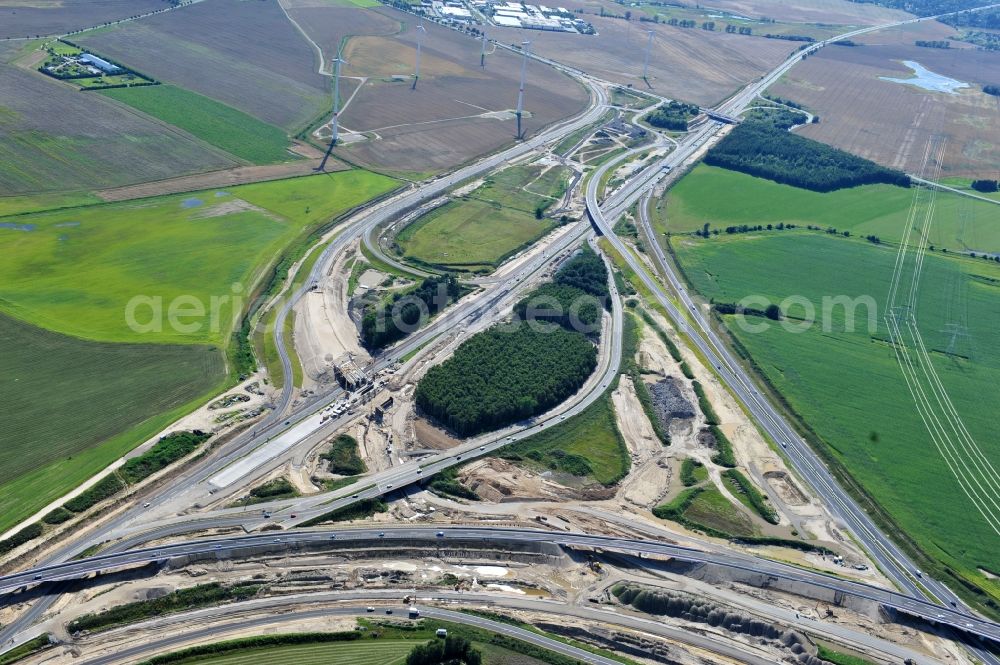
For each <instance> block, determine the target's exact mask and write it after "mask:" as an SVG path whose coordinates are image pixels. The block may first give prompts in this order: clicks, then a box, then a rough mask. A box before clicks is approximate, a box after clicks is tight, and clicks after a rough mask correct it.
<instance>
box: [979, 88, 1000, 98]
mask: <svg viewBox="0 0 1000 665" xmlns="http://www.w3.org/2000/svg"><path fill="white" fill-rule="evenodd" d="M983 92H985V93H986V94H987V95H993V96H994V97H1000V85H984V86H983Z"/></svg>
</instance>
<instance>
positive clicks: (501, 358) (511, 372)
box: [416, 323, 597, 436]
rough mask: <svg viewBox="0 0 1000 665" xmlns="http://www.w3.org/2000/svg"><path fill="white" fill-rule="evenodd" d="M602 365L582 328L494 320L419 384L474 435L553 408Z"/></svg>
mask: <svg viewBox="0 0 1000 665" xmlns="http://www.w3.org/2000/svg"><path fill="white" fill-rule="evenodd" d="M596 366H597V349H596V348H595V347H594V345H593V344H591V343H590V342H589V341H588V340H587V338H586V337H584V336H583V335H581V334H579V333H573V332H568V331H566V330H564V329H562V328H553V329H551V330H549V331H539V330H533V329H532V327H531V326H528V325H525V324H524V323H515V324H512V325H510V326H504V325H500V326H494V327H493V328H490V329H489V330H487V331H486V332H483V333H480V334H478V335H476V336H474V337H473V338H471V339H470V340H469V341H467V342H465V343H464V344H462V345H461V346H460V347H459V348H458V350H456V351H455V355H453V356H452V357H451V358H449V359H448V360H446V361H445V362H444V363H442V364H440V365H437V366H435V367H432V368H431V369H430V370H429V371H428V372H427V375H426V376H425V377H424V378H423V380H421V381H420V383H419V384H418V385H417V391H416V401H417V405H418V406H419V407H420V409H421V410H422V411H423V412H424V413H426V414H428V415H429V416H431V417H432V418H434V419H435V420H437V421H439V422H441V423H442V424H444V425H445V426H447V427H448V428H450V429H451V430H453V431H454V432H455V433H457V434H459V435H461V436H471V435H473V434H479V433H480V432H484V431H487V430H492V429H497V428H500V427H504V426H506V425H509V424H511V423H514V422H517V421H518V420H522V419H524V418H528V417H531V416H534V415H537V414H539V413H542V412H544V411H547V410H548V409H550V408H551V407H553V406H555V405H556V404H559V403H560V402H562V401H563V400H565V399H566V398H568V397H569V396H570V395H572V394H573V393H575V392H576V391H577V390H578V389H579V388H580V386H582V385H583V383H584V381H586V380H587V377H588V376H590V374H591V373H592V372H593V371H594V368H595V367H596Z"/></svg>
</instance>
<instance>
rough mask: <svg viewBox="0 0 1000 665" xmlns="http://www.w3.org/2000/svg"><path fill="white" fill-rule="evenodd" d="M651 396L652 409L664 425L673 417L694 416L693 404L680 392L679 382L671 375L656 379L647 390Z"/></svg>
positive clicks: (668, 424) (666, 425) (667, 424)
mask: <svg viewBox="0 0 1000 665" xmlns="http://www.w3.org/2000/svg"><path fill="white" fill-rule="evenodd" d="M649 393H650V395H651V396H652V398H653V411H655V412H656V415H657V417H658V418H659V419H660V423H662V424H663V426H664V427H669V426H670V421H671V420H673V419H674V418H694V414H695V412H694V406H693V405H692V404H691V402H689V401H688V400H687V398H686V397H684V393H683V392H681V386H680V382H679V381H678V380H677V379H675V378H674V377H672V376H668V377H667V378H665V379H663V380H661V381H657V382H656V383H654V384H653V385H652V386H650V390H649Z"/></svg>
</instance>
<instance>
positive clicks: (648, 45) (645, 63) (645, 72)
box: [642, 30, 653, 87]
mask: <svg viewBox="0 0 1000 665" xmlns="http://www.w3.org/2000/svg"><path fill="white" fill-rule="evenodd" d="M647 34H648V35H649V37H648V39H646V57H645V58H644V59H643V61H642V80H643V81H645V82H646V85H649V78H648V75H649V52H650V51H651V50H652V49H653V31H652V30H647ZM650 87H652V86H650Z"/></svg>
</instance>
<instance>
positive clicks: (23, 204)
mask: <svg viewBox="0 0 1000 665" xmlns="http://www.w3.org/2000/svg"><path fill="white" fill-rule="evenodd" d="M100 202H101V199H99V198H97V197H96V196H94V195H93V194H88V193H86V192H79V193H68V194H38V195H24V196H0V218H3V217H7V216H9V215H22V214H24V213H28V212H40V211H42V210H52V209H54V208H69V207H74V206H84V205H91V204H93V203H100ZM0 223H2V222H0Z"/></svg>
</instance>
